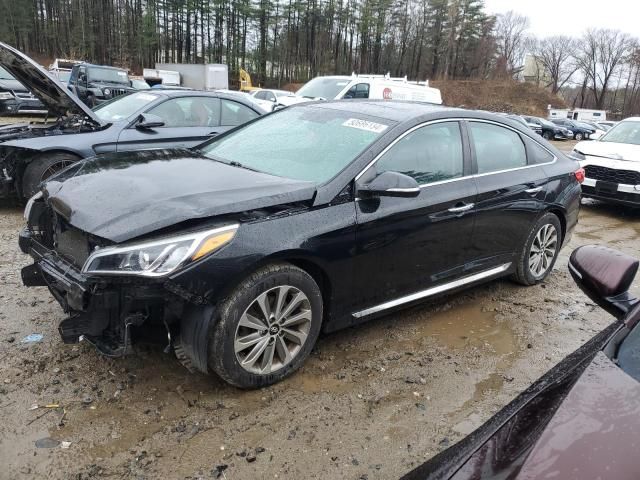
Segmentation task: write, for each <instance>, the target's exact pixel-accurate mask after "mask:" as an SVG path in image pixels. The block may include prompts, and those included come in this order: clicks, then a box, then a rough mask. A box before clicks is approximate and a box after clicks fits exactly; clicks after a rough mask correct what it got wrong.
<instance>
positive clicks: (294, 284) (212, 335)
mask: <svg viewBox="0 0 640 480" xmlns="http://www.w3.org/2000/svg"><path fill="white" fill-rule="evenodd" d="M299 294H302V296H299ZM264 298H266V302H262V305H266V306H267V307H266V310H267V313H270V314H272V315H269V317H270V321H269V322H265V321H264V319H265V317H266V316H267V315H264V312H265V310H264V309H263V308H261V307H260V299H264ZM280 298H282V299H283V303H282V304H281V308H280V312H281V313H285V312H286V311H287V310H288V308H287V307H288V305H289V304H291V305H294V304H295V306H294V307H292V310H291V311H290V312H289V313H288V314H285V315H282V318H281V319H278V318H277V317H276V316H275V315H273V314H275V313H277V311H278V307H277V303H278V301H279V299H280ZM298 300H300V301H299V302H298V303H296V301H298ZM247 314H248V315H249V316H247ZM303 317H308V320H307V319H306V318H303ZM295 318H298V319H299V320H298V322H297V323H294V324H289V325H288V328H284V325H286V324H287V322H289V321H291V320H292V319H295ZM256 319H257V320H258V323H256ZM215 320H216V321H215V322H213V324H212V327H211V328H210V331H209V349H208V356H209V362H208V363H209V367H210V368H211V369H212V370H213V371H214V372H216V373H217V374H218V375H219V376H220V377H221V378H222V379H223V380H225V381H226V382H228V383H230V384H232V385H235V386H237V387H240V388H247V389H249V388H261V387H265V386H267V385H271V384H273V383H276V382H279V381H280V380H282V379H284V378H286V377H288V376H289V375H291V374H292V373H293V372H295V371H296V370H297V369H298V368H300V366H301V365H302V364H303V363H304V361H305V360H306V358H307V357H308V356H309V354H310V353H311V350H312V349H313V346H314V345H315V343H316V340H317V339H318V335H319V334H320V328H321V324H322V294H321V292H320V289H319V288H318V285H317V284H316V282H315V281H314V280H313V278H312V277H311V276H310V275H309V274H308V273H307V272H305V271H304V270H302V269H300V268H298V267H295V266H293V265H290V264H288V263H283V264H272V265H267V266H266V267H263V268H261V269H259V270H257V271H256V272H255V273H253V274H252V275H251V276H249V277H248V278H246V279H245V280H244V281H243V282H242V283H240V285H238V286H237V287H236V289H235V290H234V291H233V293H231V295H230V296H229V297H228V298H227V299H225V300H224V301H223V302H222V303H221V304H220V307H219V309H218V313H217V318H216V319H215ZM280 325H282V327H280ZM263 327H264V328H263ZM303 335H304V340H302V341H301V343H299V341H294V339H296V338H298V339H300V338H301V337H302V336H303ZM242 340H245V341H244V342H243V341H242ZM236 341H237V343H236ZM265 342H266V343H265ZM243 344H246V345H243ZM236 345H239V347H238V351H237V350H236ZM260 349H262V350H260ZM285 349H286V350H285ZM271 352H273V354H272V356H271V358H272V362H271V363H270V362H269V361H268V358H269V353H271ZM286 352H288V355H287V353H286ZM243 363H244V366H243Z"/></svg>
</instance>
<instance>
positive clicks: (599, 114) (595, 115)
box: [549, 107, 607, 122]
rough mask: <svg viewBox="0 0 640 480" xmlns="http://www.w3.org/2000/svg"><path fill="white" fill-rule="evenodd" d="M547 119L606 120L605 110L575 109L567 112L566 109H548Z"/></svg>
mask: <svg viewBox="0 0 640 480" xmlns="http://www.w3.org/2000/svg"><path fill="white" fill-rule="evenodd" d="M549 118H550V119H554V118H568V119H570V120H578V121H581V120H588V121H592V122H601V121H604V120H606V119H607V112H606V111H605V110H591V109H588V108H576V109H574V110H569V109H568V108H551V107H549Z"/></svg>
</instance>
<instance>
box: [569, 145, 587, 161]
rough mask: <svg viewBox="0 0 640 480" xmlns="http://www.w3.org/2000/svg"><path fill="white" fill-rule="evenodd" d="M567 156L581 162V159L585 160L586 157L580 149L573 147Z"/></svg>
mask: <svg viewBox="0 0 640 480" xmlns="http://www.w3.org/2000/svg"><path fill="white" fill-rule="evenodd" d="M569 158H571V159H573V160H576V161H578V162H581V161H582V160H586V159H587V157H586V156H585V155H584V153H582V152H581V151H580V150H576V149H575V148H574V149H573V150H571V152H570V153H569Z"/></svg>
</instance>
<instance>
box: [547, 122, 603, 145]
mask: <svg viewBox="0 0 640 480" xmlns="http://www.w3.org/2000/svg"><path fill="white" fill-rule="evenodd" d="M551 121H552V122H553V123H555V124H556V125H560V126H561V127H565V128H568V129H569V130H571V131H572V132H573V139H574V140H578V141H580V140H589V137H591V134H592V133H595V131H596V129H595V128H591V127H589V126H588V125H585V124H584V123H581V122H576V121H575V120H569V119H568V118H553V119H551Z"/></svg>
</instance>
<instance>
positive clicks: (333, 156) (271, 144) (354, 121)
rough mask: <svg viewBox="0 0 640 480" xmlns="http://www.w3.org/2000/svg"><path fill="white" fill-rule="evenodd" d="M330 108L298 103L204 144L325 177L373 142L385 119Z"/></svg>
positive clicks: (207, 151)
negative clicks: (369, 117) (302, 105)
mask: <svg viewBox="0 0 640 480" xmlns="http://www.w3.org/2000/svg"><path fill="white" fill-rule="evenodd" d="M382 122H383V120H379V119H375V120H370V119H368V118H365V117H363V116H362V115H358V114H355V113H352V112H344V111H340V110H333V109H329V108H319V107H296V108H289V109H285V110H281V111H280V112H277V113H274V114H271V115H268V116H266V117H263V118H262V119H261V120H258V121H256V122H253V123H251V124H249V125H247V126H245V127H243V128H241V129H239V130H237V131H235V132H233V133H231V134H229V135H227V136H224V137H222V138H220V139H219V140H215V141H214V142H213V143H210V144H208V145H205V146H204V147H203V148H202V152H203V153H204V155H205V156H207V157H209V158H213V159H214V160H220V161H222V162H225V163H231V162H238V163H240V164H241V165H242V166H244V167H247V168H251V169H255V170H259V171H261V172H265V173H269V174H271V175H277V176H279V177H287V178H293V179H296V180H306V181H310V182H314V183H316V184H321V183H324V182H326V181H328V180H330V179H331V178H333V177H334V176H335V175H337V174H338V173H339V172H340V171H342V170H343V169H344V168H345V167H346V166H347V165H349V164H350V163H351V162H352V161H353V160H354V159H355V158H356V157H357V156H358V155H359V154H360V152H362V151H363V150H364V149H365V148H367V147H368V146H369V145H371V144H372V143H373V142H374V141H375V140H376V139H377V138H378V137H380V135H382V133H383V132H384V131H385V130H386V129H387V128H388V126H389V125H388V122H386V121H385V123H382Z"/></svg>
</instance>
